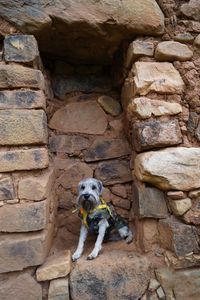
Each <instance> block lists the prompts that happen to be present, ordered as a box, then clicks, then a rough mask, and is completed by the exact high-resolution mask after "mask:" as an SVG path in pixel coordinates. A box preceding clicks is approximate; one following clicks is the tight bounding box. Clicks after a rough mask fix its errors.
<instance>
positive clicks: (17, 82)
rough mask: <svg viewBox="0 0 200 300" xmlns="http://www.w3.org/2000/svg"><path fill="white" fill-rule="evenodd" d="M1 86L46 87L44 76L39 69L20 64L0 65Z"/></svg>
mask: <svg viewBox="0 0 200 300" xmlns="http://www.w3.org/2000/svg"><path fill="white" fill-rule="evenodd" d="M0 88H1V89H10V88H12V89H13V88H35V89H41V90H43V89H44V77H43V75H42V73H41V71H39V70H33V69H30V68H26V67H22V66H19V65H0Z"/></svg>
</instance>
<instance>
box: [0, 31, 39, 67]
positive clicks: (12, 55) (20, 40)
mask: <svg viewBox="0 0 200 300" xmlns="http://www.w3.org/2000/svg"><path fill="white" fill-rule="evenodd" d="M4 58H5V61H7V62H11V61H13V62H21V63H27V64H30V65H32V66H33V65H34V63H36V62H37V60H38V58H39V50H38V46H37V41H36V39H35V38H34V36H33V35H19V34H18V35H8V36H6V37H5V39H4Z"/></svg>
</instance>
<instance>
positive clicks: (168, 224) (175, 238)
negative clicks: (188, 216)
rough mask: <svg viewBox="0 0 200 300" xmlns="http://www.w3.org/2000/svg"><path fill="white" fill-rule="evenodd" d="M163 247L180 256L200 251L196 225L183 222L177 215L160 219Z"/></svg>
mask: <svg viewBox="0 0 200 300" xmlns="http://www.w3.org/2000/svg"><path fill="white" fill-rule="evenodd" d="M158 229H159V233H160V242H161V245H162V247H164V248H165V249H169V250H172V251H174V252H175V254H176V255H178V256H185V255H187V254H188V253H191V252H194V253H198V251H199V245H198V243H199V237H198V233H197V229H196V228H195V227H194V226H190V225H186V224H184V223H181V222H180V221H179V220H177V219H176V218H175V217H173V216H172V217H169V218H167V219H163V220H160V221H159V223H158Z"/></svg>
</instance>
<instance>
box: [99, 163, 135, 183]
mask: <svg viewBox="0 0 200 300" xmlns="http://www.w3.org/2000/svg"><path fill="white" fill-rule="evenodd" d="M95 178H98V179H99V180H101V181H102V182H103V183H104V184H105V185H110V184H115V183H123V182H129V181H132V175H131V170H130V166H129V162H127V161H125V160H121V161H120V160H110V161H108V162H100V163H99V164H98V166H97V168H96V170H95Z"/></svg>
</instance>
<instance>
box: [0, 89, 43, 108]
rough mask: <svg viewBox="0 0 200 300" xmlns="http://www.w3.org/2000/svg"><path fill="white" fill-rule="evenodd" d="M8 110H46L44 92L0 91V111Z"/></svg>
mask: <svg viewBox="0 0 200 300" xmlns="http://www.w3.org/2000/svg"><path fill="white" fill-rule="evenodd" d="M8 108H18V109H21V108H43V109H45V108H46V99H45V95H44V93H43V92H42V91H32V90H19V91H18V90H14V91H0V109H8Z"/></svg>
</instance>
